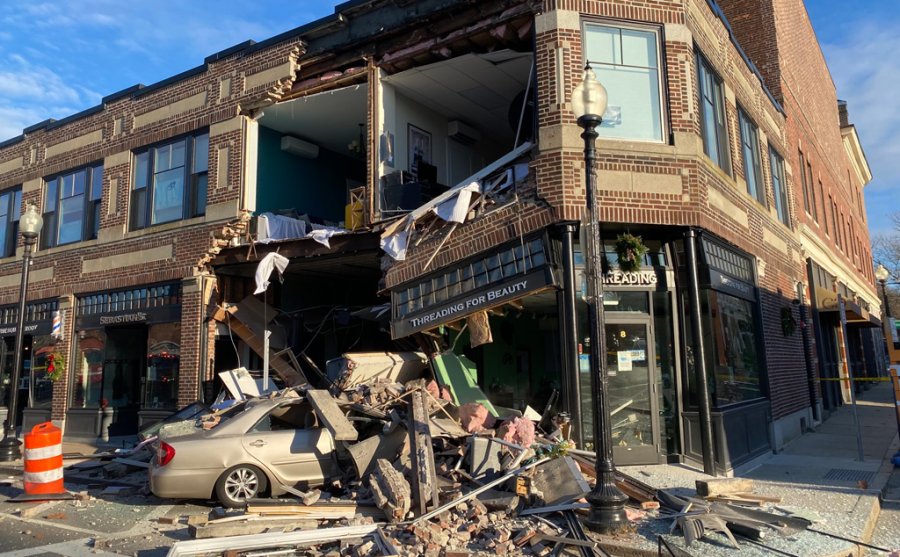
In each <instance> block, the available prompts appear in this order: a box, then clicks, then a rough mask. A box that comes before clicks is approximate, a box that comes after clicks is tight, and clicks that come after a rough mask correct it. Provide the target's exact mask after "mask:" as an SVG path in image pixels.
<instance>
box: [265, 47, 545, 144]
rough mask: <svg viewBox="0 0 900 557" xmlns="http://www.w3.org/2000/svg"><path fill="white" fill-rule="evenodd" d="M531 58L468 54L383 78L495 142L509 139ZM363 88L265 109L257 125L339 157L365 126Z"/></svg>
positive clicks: (505, 51) (330, 92) (406, 94)
mask: <svg viewBox="0 0 900 557" xmlns="http://www.w3.org/2000/svg"><path fill="white" fill-rule="evenodd" d="M531 58H532V57H531V54H529V53H525V54H522V53H517V52H512V51H508V50H504V51H499V52H493V53H489V54H467V55H464V56H459V57H457V58H453V59H450V60H445V61H442V62H436V63H434V64H429V65H427V66H422V67H419V68H414V69H411V70H407V71H405V72H401V73H398V74H395V75H392V76H388V77H387V78H385V80H384V81H385V82H387V83H390V84H391V85H393V86H394V87H396V89H397V90H398V92H400V93H401V94H403V95H404V96H406V97H408V98H410V99H411V100H413V101H416V102H418V103H420V104H422V105H424V106H426V107H428V108H430V109H432V110H434V111H435V112H438V113H439V114H441V115H443V116H445V117H446V118H447V119H451V120H452V119H458V120H462V121H463V122H465V123H467V124H469V125H471V126H474V127H476V128H478V129H479V130H480V131H481V132H482V134H483V135H485V136H490V137H494V138H496V139H498V140H506V139H511V138H512V136H513V133H514V130H513V129H511V127H510V125H509V122H508V119H507V114H508V112H509V106H510V103H511V102H512V100H513V98H514V97H515V96H516V95H517V94H518V93H519V92H520V91H522V90H523V89H524V88H525V84H526V83H527V81H528V75H529V71H530V69H531ZM366 91H367V87H366V85H365V84H361V85H354V86H350V87H345V88H343V89H338V90H335V91H328V92H325V93H317V94H315V95H310V96H309V97H303V98H300V99H296V100H292V101H286V102H283V103H278V104H276V105H273V106H270V107H268V108H266V109H265V111H264V112H265V113H264V115H263V116H262V118H261V119H260V124H262V125H263V126H266V127H269V128H272V129H274V130H276V131H279V132H281V133H284V134H291V135H295V136H297V137H300V138H302V139H305V140H307V141H311V142H313V143H315V144H317V145H319V146H320V147H323V148H326V149H330V150H332V151H336V152H338V153H344V152H346V151H347V145H348V144H349V143H350V142H351V141H353V140H354V139H358V137H359V124H360V123H363V122H365V121H366Z"/></svg>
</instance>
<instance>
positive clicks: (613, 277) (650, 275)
mask: <svg viewBox="0 0 900 557" xmlns="http://www.w3.org/2000/svg"><path fill="white" fill-rule="evenodd" d="M657 283H659V278H658V276H657V274H656V271H632V272H628V273H624V272H622V271H618V270H616V271H610V272H609V273H606V274H605V275H603V285H604V286H656V285H657Z"/></svg>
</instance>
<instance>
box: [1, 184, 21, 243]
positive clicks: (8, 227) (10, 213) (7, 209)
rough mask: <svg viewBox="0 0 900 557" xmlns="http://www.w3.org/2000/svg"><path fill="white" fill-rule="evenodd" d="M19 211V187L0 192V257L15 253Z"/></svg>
mask: <svg viewBox="0 0 900 557" xmlns="http://www.w3.org/2000/svg"><path fill="white" fill-rule="evenodd" d="M21 212H22V188H21V187H16V188H10V189H8V190H3V191H2V192H0V257H11V256H13V255H15V253H16V241H17V238H18V236H19V216H21Z"/></svg>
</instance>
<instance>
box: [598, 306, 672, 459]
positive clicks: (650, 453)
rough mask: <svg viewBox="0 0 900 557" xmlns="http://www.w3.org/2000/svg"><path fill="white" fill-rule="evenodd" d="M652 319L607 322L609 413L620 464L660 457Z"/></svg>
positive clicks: (612, 320)
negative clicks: (651, 334)
mask: <svg viewBox="0 0 900 557" xmlns="http://www.w3.org/2000/svg"><path fill="white" fill-rule="evenodd" d="M650 330H651V329H650V321H649V319H640V318H638V319H633V320H632V319H627V320H618V319H615V318H613V319H610V320H609V321H607V323H606V365H607V369H608V373H609V395H608V399H609V413H610V426H611V428H612V441H613V457H614V459H615V462H616V464H647V463H656V462H658V461H659V449H658V445H659V408H658V400H657V396H656V373H655V367H656V366H655V361H656V360H655V357H654V354H653V343H652V342H649V339H650Z"/></svg>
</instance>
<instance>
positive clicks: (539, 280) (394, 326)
mask: <svg viewBox="0 0 900 557" xmlns="http://www.w3.org/2000/svg"><path fill="white" fill-rule="evenodd" d="M552 284H553V279H552V275H551V272H550V270H549V269H547V268H544V269H540V270H537V271H532V272H531V273H529V274H527V275H523V276H518V277H515V278H511V279H509V280H508V281H506V282H503V283H499V284H492V285H490V286H488V287H485V288H482V289H479V290H475V291H473V292H469V293H466V294H464V295H462V296H459V297H457V298H454V299H452V300H448V301H447V302H444V303H442V304H438V305H435V306H432V307H428V308H425V309H423V310H421V311H418V312H415V313H411V314H408V315H406V316H404V317H403V318H402V319H397V320H394V321H392V322H391V333H392V335H393V337H394V338H401V337H405V336H407V335H410V334H412V333H415V332H418V331H424V330H427V329H433V328H435V327H438V326H440V325H443V324H445V323H450V322H453V321H456V320H458V319H462V318H464V317H465V316H467V315H469V314H471V313H475V312H476V311H482V310H485V309H488V308H491V307H494V306H497V305H499V304H502V303H504V302H506V301H510V300H514V299H516V298H521V297H522V296H524V295H525V294H529V293H532V292H535V291H537V290H540V289H542V288H546V287H547V286H551V285H552Z"/></svg>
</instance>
